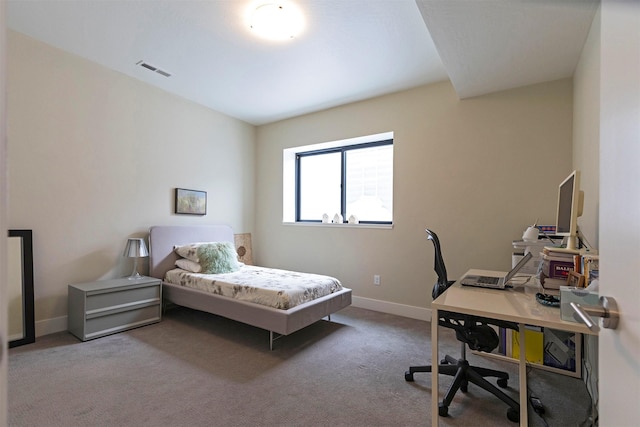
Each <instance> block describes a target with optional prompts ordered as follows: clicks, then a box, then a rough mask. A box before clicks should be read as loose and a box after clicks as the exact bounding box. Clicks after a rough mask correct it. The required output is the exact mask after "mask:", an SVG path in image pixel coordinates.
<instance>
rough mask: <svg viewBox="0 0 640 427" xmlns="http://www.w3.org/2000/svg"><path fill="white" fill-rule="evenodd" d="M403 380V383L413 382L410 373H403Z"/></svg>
mask: <svg viewBox="0 0 640 427" xmlns="http://www.w3.org/2000/svg"><path fill="white" fill-rule="evenodd" d="M404 380H405V381H410V382H412V381H413V374H412V373H411V371H405V373H404Z"/></svg>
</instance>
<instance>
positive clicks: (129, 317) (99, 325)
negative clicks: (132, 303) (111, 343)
mask: <svg viewBox="0 0 640 427" xmlns="http://www.w3.org/2000/svg"><path fill="white" fill-rule="evenodd" d="M159 321H160V304H159V303H158V304H156V305H153V306H150V307H144V308H139V309H134V310H127V311H123V312H120V313H115V314H109V315H106V316H99V317H94V318H92V319H89V318H88V319H87V321H86V325H85V339H87V340H89V339H92V338H97V337H99V336H103V335H108V334H113V333H116V332H120V331H124V330H127V329H131V328H135V327H138V326H142V325H148V324H149V323H154V322H159Z"/></svg>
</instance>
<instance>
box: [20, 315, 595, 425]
mask: <svg viewBox="0 0 640 427" xmlns="http://www.w3.org/2000/svg"><path fill="white" fill-rule="evenodd" d="M331 320H332V321H331V322H328V321H320V322H318V323H316V324H314V325H311V326H310V327H308V328H305V329H304V330H302V331H299V332H296V333H295V334H292V335H289V336H287V337H283V338H282V339H280V340H278V341H276V343H275V346H274V350H273V351H269V345H268V332H266V331H264V330H260V329H257V328H254V327H251V326H247V325H244V324H240V323H237V322H233V321H230V320H227V319H224V318H221V317H218V316H214V315H210V314H206V313H201V312H197V311H193V310H189V309H184V308H173V309H171V310H168V311H167V312H166V313H165V315H164V317H163V320H162V322H160V323H158V324H154V325H150V326H145V327H142V328H138V329H134V330H131V331H127V332H123V333H119V334H115V335H111V336H108V337H104V338H100V339H96V340H93V341H88V342H80V341H79V340H78V339H76V338H75V337H74V336H72V335H70V334H69V333H67V332H63V333H57V334H53V335H49V336H45V337H40V338H38V340H37V341H36V343H34V344H29V345H26V346H22V347H17V348H14V349H11V350H10V351H9V402H8V403H9V425H10V426H16V427H18V426H46V427H49V426H50V427H57V426H59V427H74V426H92V427H93V426H96V427H100V426H105V427H107V426H108V427H113V426H154V427H160V426H223V427H224V426H332V427H333V426H356V427H358V426H363V427H364V426H429V425H431V413H430V399H431V376H430V374H416V381H415V382H413V383H409V382H406V381H405V380H404V371H405V370H406V369H407V368H408V366H409V365H416V364H418V365H419V364H426V363H427V362H430V358H431V352H430V340H429V334H430V325H429V323H427V322H422V321H418V320H413V319H407V318H403V317H399V316H393V315H388V314H383V313H378V312H374V311H370V310H364V309H358V308H354V307H348V308H346V309H344V310H342V311H341V312H339V313H336V314H334V315H333V316H332V319H331ZM442 336H443V341H442V345H441V354H444V353H445V352H447V353H448V354H453V355H457V354H458V352H459V345H458V342H457V341H456V340H455V336H454V335H453V334H452V333H451V332H449V331H445V330H443V333H442ZM470 360H471V362H472V363H476V364H482V365H483V366H488V367H493V368H499V369H503V370H507V371H508V372H509V373H510V375H511V379H510V382H509V388H508V389H507V390H508V392H509V393H510V394H511V395H512V396H513V397H514V398H515V399H517V390H518V377H517V367H516V365H515V364H513V363H509V362H504V361H493V360H487V359H486V358H480V357H477V356H473V355H471V356H470ZM449 382H450V379H449V377H441V381H440V383H441V387H442V391H444V390H445V389H446V386H447V385H448V383H449ZM529 384H530V388H531V389H532V390H533V392H534V393H535V394H536V395H538V396H539V397H540V398H541V399H542V402H543V404H544V405H545V407H546V415H545V419H546V423H548V425H551V426H582V425H587V424H585V420H587V419H588V416H589V414H590V408H591V402H590V399H589V395H588V393H587V391H586V387H585V386H584V384H583V382H582V381H581V380H580V379H575V378H570V377H567V376H564V375H557V374H551V373H548V372H544V371H540V370H538V369H532V370H531V371H530V374H529ZM506 409H507V407H506V405H505V404H504V403H502V402H501V401H499V400H498V399H495V398H494V397H493V396H491V395H490V394H488V393H486V392H484V391H483V390H480V389H478V388H477V387H474V386H473V385H470V386H469V392H468V393H466V394H462V393H459V394H458V395H457V396H456V398H455V400H454V402H453V404H452V405H451V407H450V409H449V414H450V416H449V417H446V418H441V422H440V425H442V426H514V425H516V424H514V423H512V422H510V421H508V420H507V418H506ZM530 425H533V426H543V425H545V424H544V422H543V420H542V419H541V418H539V417H538V416H537V415H536V414H533V413H532V414H531V415H530Z"/></svg>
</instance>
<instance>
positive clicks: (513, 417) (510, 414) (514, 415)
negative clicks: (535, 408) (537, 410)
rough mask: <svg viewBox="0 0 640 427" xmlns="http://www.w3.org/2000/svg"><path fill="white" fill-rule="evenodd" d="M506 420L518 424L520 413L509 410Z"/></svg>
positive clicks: (515, 410)
mask: <svg viewBox="0 0 640 427" xmlns="http://www.w3.org/2000/svg"><path fill="white" fill-rule="evenodd" d="M507 418H508V419H509V421H512V422H514V423H519V422H520V411H519V410H517V409H513V408H509V409H508V410H507Z"/></svg>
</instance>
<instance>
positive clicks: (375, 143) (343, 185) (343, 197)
mask: <svg viewBox="0 0 640 427" xmlns="http://www.w3.org/2000/svg"><path fill="white" fill-rule="evenodd" d="M389 145H390V146H392V147H393V136H391V137H386V136H385V138H384V139H378V140H372V141H368V142H362V143H357V144H347V145H338V146H334V147H328V148H318V149H313V150H307V151H299V152H296V153H295V166H294V167H295V172H294V173H295V178H294V181H295V190H294V191H295V201H294V203H295V222H296V223H302V224H309V223H322V220H321V219H301V218H300V213H301V188H300V187H301V185H300V184H301V181H300V180H301V174H300V159H301V158H302V157H311V156H320V155H326V154H335V153H340V155H341V162H340V163H341V165H340V215H342V217H343V224H346V223H347V218H346V209H347V182H346V181H347V173H346V172H347V153H348V152H349V151H355V150H363V149H368V148H372V147H382V146H389ZM392 179H393V174H392ZM359 223H360V224H366V225H393V211H392V218H391V221H367V220H364V221H362V220H361V221H359Z"/></svg>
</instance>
